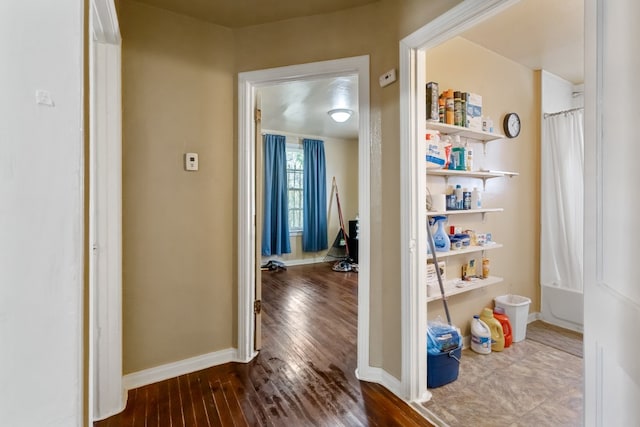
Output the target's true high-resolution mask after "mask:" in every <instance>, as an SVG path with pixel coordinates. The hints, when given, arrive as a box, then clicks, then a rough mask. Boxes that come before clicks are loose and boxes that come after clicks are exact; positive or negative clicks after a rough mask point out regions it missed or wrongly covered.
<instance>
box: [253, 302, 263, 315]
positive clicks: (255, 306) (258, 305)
mask: <svg viewBox="0 0 640 427" xmlns="http://www.w3.org/2000/svg"><path fill="white" fill-rule="evenodd" d="M261 311H262V301H260V300H256V301H254V302H253V314H260V312H261Z"/></svg>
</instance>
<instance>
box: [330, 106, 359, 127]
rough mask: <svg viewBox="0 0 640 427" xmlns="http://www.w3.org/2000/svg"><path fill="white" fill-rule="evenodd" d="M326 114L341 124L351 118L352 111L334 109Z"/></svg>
mask: <svg viewBox="0 0 640 427" xmlns="http://www.w3.org/2000/svg"><path fill="white" fill-rule="evenodd" d="M328 114H329V116H331V118H332V119H333V120H334V121H336V122H338V123H342V122H346V121H347V120H349V117H351V115H352V114H353V111H351V110H348V109H346V108H336V109H334V110H329V112H328Z"/></svg>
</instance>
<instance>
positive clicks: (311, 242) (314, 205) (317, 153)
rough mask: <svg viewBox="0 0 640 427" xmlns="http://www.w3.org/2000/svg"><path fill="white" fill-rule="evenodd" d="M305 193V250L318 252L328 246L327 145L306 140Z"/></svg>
mask: <svg viewBox="0 0 640 427" xmlns="http://www.w3.org/2000/svg"><path fill="white" fill-rule="evenodd" d="M302 148H303V150H304V191H303V198H304V201H303V209H302V212H303V226H304V229H303V232H302V250H303V251H304V252H317V251H321V250H324V249H327V248H328V245H327V173H326V162H325V157H324V142H322V141H318V140H314V139H303V140H302Z"/></svg>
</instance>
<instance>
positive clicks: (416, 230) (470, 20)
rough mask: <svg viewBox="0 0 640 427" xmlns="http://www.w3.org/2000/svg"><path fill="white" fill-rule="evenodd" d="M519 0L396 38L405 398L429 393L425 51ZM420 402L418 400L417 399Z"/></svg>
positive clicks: (458, 10) (504, 0)
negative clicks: (398, 86)
mask: <svg viewBox="0 0 640 427" xmlns="http://www.w3.org/2000/svg"><path fill="white" fill-rule="evenodd" d="M517 1H518V0H487V1H482V2H479V1H476V0H466V1H464V2H462V3H460V4H459V5H457V6H455V7H454V8H452V9H450V10H449V11H447V12H446V13H444V14H443V15H441V16H439V17H438V18H436V19H434V20H433V21H431V22H430V23H428V24H427V25H425V26H424V27H422V28H420V29H419V30H417V31H416V32H414V33H412V34H411V35H409V36H407V37H406V38H404V39H402V40H401V41H400V147H401V154H400V165H401V166H400V170H401V171H402V173H401V185H400V188H401V208H400V209H401V224H402V226H401V227H402V229H401V250H402V251H401V263H402V264H401V271H402V277H401V281H402V308H403V309H402V378H401V381H402V387H403V394H404V396H405V398H406V399H407V400H409V401H415V402H420V401H425V400H429V399H430V398H431V394H430V393H429V391H428V390H427V338H426V337H427V292H426V289H427V287H426V272H425V269H426V266H425V255H424V254H426V253H427V232H426V228H425V225H426V223H427V217H426V212H425V209H424V200H426V176H425V165H424V156H425V152H424V144H422V143H421V142H422V139H421V138H419V136H420V135H424V133H425V122H424V120H422V119H420V118H422V117H425V103H424V99H425V83H426V76H425V71H426V70H425V67H426V66H425V51H426V50H427V49H429V48H430V47H435V46H437V45H438V44H440V43H443V42H445V41H447V40H449V39H451V38H452V37H455V36H456V35H458V34H460V33H462V32H463V31H465V30H467V29H469V28H471V27H473V26H474V25H476V24H477V23H479V22H481V21H483V20H485V19H487V18H489V17H491V16H494V15H496V14H497V13H499V12H501V11H503V10H504V9H506V8H507V7H509V6H511V5H512V4H514V3H517ZM418 406H419V405H418Z"/></svg>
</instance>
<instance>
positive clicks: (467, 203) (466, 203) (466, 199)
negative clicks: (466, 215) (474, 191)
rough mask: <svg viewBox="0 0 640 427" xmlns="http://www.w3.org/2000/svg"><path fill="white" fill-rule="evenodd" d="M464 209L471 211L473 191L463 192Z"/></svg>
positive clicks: (466, 190)
mask: <svg viewBox="0 0 640 427" xmlns="http://www.w3.org/2000/svg"><path fill="white" fill-rule="evenodd" d="M462 209H464V210H468V209H471V191H469V190H468V189H466V188H465V189H464V190H463V191H462Z"/></svg>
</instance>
